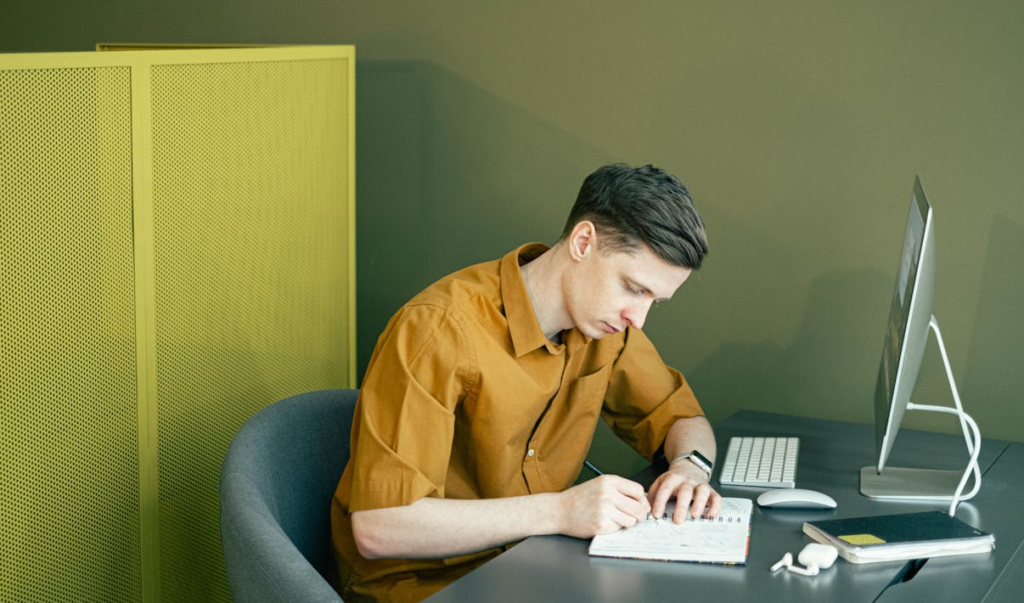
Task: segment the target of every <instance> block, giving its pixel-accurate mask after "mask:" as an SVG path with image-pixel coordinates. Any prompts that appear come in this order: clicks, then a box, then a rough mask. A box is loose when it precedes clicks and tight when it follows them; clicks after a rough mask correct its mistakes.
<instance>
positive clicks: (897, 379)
mask: <svg viewBox="0 0 1024 603" xmlns="http://www.w3.org/2000/svg"><path fill="white" fill-rule="evenodd" d="M934 295H935V226H934V224H933V218H932V208H931V205H930V204H929V203H928V199H927V198H926V197H925V195H924V189H923V188H922V187H921V179H920V178H915V179H914V192H913V195H912V196H911V199H910V213H909V215H908V216H907V229H906V232H905V234H904V236H903V251H902V253H901V254H900V259H899V265H898V267H897V271H896V286H895V288H894V289H893V293H892V302H891V304H890V306H889V321H888V323H887V324H886V329H885V341H884V343H883V345H882V360H881V362H880V363H879V367H878V381H877V382H876V385H875V446H876V449H877V450H876V452H877V453H878V457H877V458H878V462H877V464H876V465H874V466H868V467H864V468H863V469H861V474H860V489H861V493H862V494H864V495H865V496H868V497H871V498H899V499H915V500H952V501H953V502H952V505H951V508H950V514H952V513H953V512H954V511H953V509H955V507H956V504H957V500H958V499H959V498H960V495H961V493H962V491H963V489H964V485H965V484H966V482H967V479H968V474H969V473H970V472H972V471H973V472H974V475H975V482H974V489H973V490H972V491H971V492H970V493H968V494H966V495H964V497H963V500H967V499H968V498H970V497H973V496H974V495H975V494H976V493H977V492H978V488H979V486H980V485H981V473H980V470H979V469H978V464H977V458H978V450H979V449H980V444H981V434H980V432H979V431H978V428H977V424H976V423H975V422H974V420H973V419H972V418H970V416H969V415H967V414H966V413H965V412H963V406H962V405H961V403H960V395H959V393H958V392H957V388H956V383H955V381H954V380H953V373H952V370H951V369H950V366H949V359H948V356H947V355H946V347H945V344H944V343H943V342H942V334H941V332H940V331H939V325H938V322H937V321H936V320H935V317H934V316H933V315H932V299H933V297H934ZM929 331H934V332H935V336H936V339H937V342H938V345H939V351H940V352H941V353H942V358H943V361H944V362H945V367H946V376H947V378H948V379H949V385H950V389H951V391H952V393H953V399H954V401H955V402H956V407H955V408H951V407H937V406H927V405H921V404H914V403H912V402H911V401H910V395H911V394H912V393H913V391H914V384H915V383H916V382H917V374H918V372H919V371H920V369H921V360H922V359H923V357H924V349H925V344H927V343H928V335H929ZM908 409H910V410H927V411H938V412H947V413H951V414H955V415H957V416H959V418H960V425H961V427H962V429H963V432H964V438H965V442H966V444H967V450H968V452H969V453H970V454H971V460H970V462H969V463H968V467H967V469H966V470H965V471H963V472H961V471H950V470H944V469H922V468H903V467H892V466H888V465H887V464H886V463H887V461H888V460H889V454H890V453H891V452H892V449H893V445H894V443H895V442H896V433H897V432H898V431H899V428H900V423H901V422H902V421H903V415H904V414H905V413H906V411H907V410H908ZM968 428H970V430H971V431H969V429H968ZM972 434H973V438H972Z"/></svg>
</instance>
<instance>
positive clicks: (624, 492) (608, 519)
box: [563, 475, 651, 538]
mask: <svg viewBox="0 0 1024 603" xmlns="http://www.w3.org/2000/svg"><path fill="white" fill-rule="evenodd" d="M565 494H566V497H565V500H566V501H567V502H568V504H569V508H568V509H567V511H568V519H567V521H568V524H567V525H566V528H565V531H564V532H563V533H566V534H568V535H570V536H577V537H580V538H589V537H591V536H593V535H594V534H603V533H607V532H614V531H616V530H619V529H621V528H628V527H632V526H634V525H636V524H637V523H638V522H641V521H644V520H645V519H647V514H648V513H649V512H650V509H651V507H650V503H649V502H648V501H647V497H646V496H645V493H644V489H643V486H641V485H640V484H638V483H636V482H633V481H630V480H627V479H625V478H622V477H619V476H615V475H605V476H601V477H598V478H595V479H592V480H590V481H588V482H586V483H584V484H581V485H579V486H575V487H573V488H570V489H569V490H567V491H566V492H565Z"/></svg>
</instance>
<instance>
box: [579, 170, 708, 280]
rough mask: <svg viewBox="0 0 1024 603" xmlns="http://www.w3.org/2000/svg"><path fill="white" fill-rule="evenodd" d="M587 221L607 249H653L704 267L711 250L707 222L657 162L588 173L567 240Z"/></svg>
mask: <svg viewBox="0 0 1024 603" xmlns="http://www.w3.org/2000/svg"><path fill="white" fill-rule="evenodd" d="M584 220H589V221H590V222H593V223H594V226H595V227H596V228H597V232H598V233H599V234H600V235H601V236H600V239H599V241H600V247H599V248H600V249H601V250H602V251H603V252H612V251H620V252H627V253H629V252H632V251H635V250H636V249H638V248H639V246H640V244H641V243H642V244H645V245H647V246H648V247H650V249H651V251H653V252H654V253H655V254H657V255H658V257H660V258H661V259H663V260H665V261H666V262H668V263H670V264H672V265H674V266H682V267H684V268H689V269H691V270H698V269H700V266H701V263H703V261H704V257H705V256H707V254H708V241H707V235H706V233H705V231H704V220H703V219H701V217H700V215H699V214H697V209H696V208H695V207H694V206H693V199H691V198H690V192H689V191H688V190H686V187H685V186H684V185H683V183H682V182H680V181H679V179H678V178H676V177H675V176H673V175H672V174H669V173H668V172H665V171H663V170H660V169H658V168H656V167H654V166H652V165H645V166H643V167H637V168H633V167H629V166H627V165H624V164H621V163H616V164H612V165H606V166H604V167H601V168H599V169H598V170H597V171H595V172H594V173H593V174H591V175H589V176H587V178H586V180H584V181H583V186H582V187H581V188H580V192H579V195H577V197H576V203H575V204H574V205H573V207H572V211H570V212H569V219H568V220H567V221H566V223H565V229H564V230H563V231H562V239H565V238H567V237H568V236H569V235H570V234H571V233H572V229H573V228H575V226H576V225H577V224H579V223H580V222H582V221H584Z"/></svg>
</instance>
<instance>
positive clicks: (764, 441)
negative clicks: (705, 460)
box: [718, 437, 800, 488]
mask: <svg viewBox="0 0 1024 603" xmlns="http://www.w3.org/2000/svg"><path fill="white" fill-rule="evenodd" d="M799 452H800V438H784V437H734V438H732V439H730V440H729V449H728V450H727V451H726V453H725V462H724V463H722V474H721V476H719V478H718V481H719V483H721V484H722V485H723V486H756V487H758V488H795V487H796V459H797V456H798V454H799Z"/></svg>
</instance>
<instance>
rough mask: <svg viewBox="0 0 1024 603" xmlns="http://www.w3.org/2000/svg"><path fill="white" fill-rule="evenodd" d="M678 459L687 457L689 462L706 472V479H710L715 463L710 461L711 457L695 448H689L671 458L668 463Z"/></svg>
mask: <svg viewBox="0 0 1024 603" xmlns="http://www.w3.org/2000/svg"><path fill="white" fill-rule="evenodd" d="M679 459H689V460H690V462H691V463H693V464H694V465H697V466H698V467H700V468H701V469H703V470H704V473H707V474H708V481H711V472H712V470H713V469H714V467H715V464H714V463H712V462H711V459H709V458H708V457H706V456H704V455H703V454H701V453H699V452H697V451H696V450H691V451H690V452H684V453H683V454H680V455H679V456H677V457H676V458H674V459H672V461H671V462H669V465H671V464H672V463H674V462H676V461H678V460H679Z"/></svg>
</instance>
